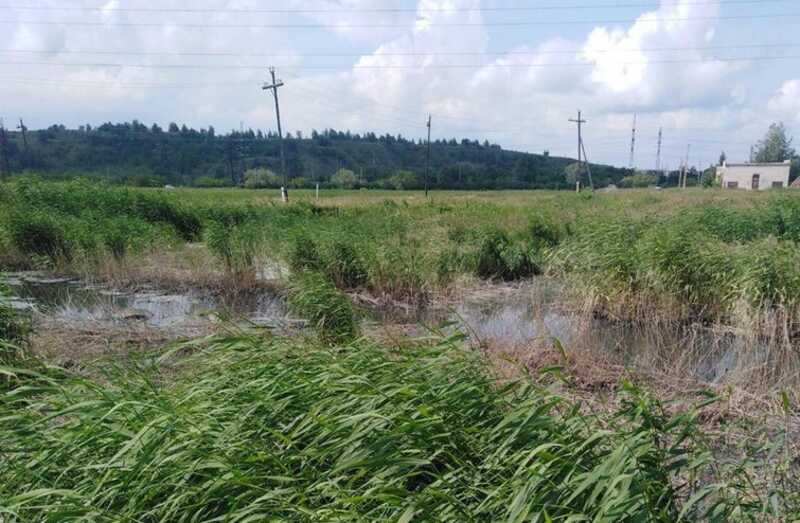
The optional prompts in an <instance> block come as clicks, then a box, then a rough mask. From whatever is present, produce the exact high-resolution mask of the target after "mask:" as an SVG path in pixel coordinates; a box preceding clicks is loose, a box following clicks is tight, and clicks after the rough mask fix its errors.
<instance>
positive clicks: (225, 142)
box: [4, 120, 631, 189]
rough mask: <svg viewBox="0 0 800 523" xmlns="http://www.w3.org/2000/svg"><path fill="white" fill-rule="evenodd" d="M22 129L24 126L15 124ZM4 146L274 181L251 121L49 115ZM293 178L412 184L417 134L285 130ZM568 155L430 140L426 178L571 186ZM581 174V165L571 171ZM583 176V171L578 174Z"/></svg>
mask: <svg viewBox="0 0 800 523" xmlns="http://www.w3.org/2000/svg"><path fill="white" fill-rule="evenodd" d="M23 131H24V132H23ZM6 134H7V142H6V147H5V149H4V151H5V152H4V154H5V156H6V158H7V159H8V166H9V170H10V171H11V172H12V173H15V174H16V175H19V174H21V173H37V174H39V175H40V176H42V177H44V178H52V179H67V178H72V177H77V176H83V177H91V178H98V179H105V180H108V181H111V182H116V183H125V184H131V185H144V186H161V185H165V184H170V185H182V186H203V187H215V186H244V185H247V186H252V187H262V186H263V187H272V186H276V184H280V183H281V181H282V177H281V176H277V173H280V165H281V164H280V149H279V147H280V145H279V142H280V141H279V140H278V136H277V135H276V134H274V133H272V132H266V133H264V132H262V131H260V130H255V131H254V130H252V129H247V130H241V131H231V132H228V133H224V134H222V133H217V132H216V130H215V129H214V128H213V127H208V128H205V129H193V128H190V127H187V126H186V125H181V126H179V125H178V124H175V123H171V124H170V125H169V126H168V127H167V128H166V129H164V128H162V127H160V126H159V125H157V124H153V125H150V126H147V125H144V124H142V123H140V122H138V121H136V120H134V121H132V122H124V123H105V124H103V125H100V126H96V127H93V126H91V125H83V126H80V127H79V128H77V129H68V128H66V127H65V126H63V125H53V126H50V127H48V128H47V129H41V130H33V131H31V130H28V129H24V130H16V131H10V132H7V133H6ZM284 147H285V153H286V162H287V176H288V179H289V185H290V186H292V187H313V186H315V185H316V184H320V186H322V187H333V186H336V187H352V188H358V187H368V188H386V189H420V188H422V187H423V185H424V180H425V173H426V144H425V143H424V142H423V141H422V140H414V139H409V138H405V137H403V136H401V135H392V134H383V135H378V134H376V133H372V132H368V133H364V134H358V133H351V132H350V131H339V130H335V129H326V130H323V131H312V132H311V134H310V135H308V136H304V135H303V133H301V132H297V133H289V134H287V135H286V136H285V137H284ZM574 163H575V161H574V160H571V159H569V158H560V157H554V156H551V155H550V154H549V153H548V152H547V151H544V152H543V153H542V154H531V153H524V152H518V151H511V150H506V149H503V148H501V147H500V146H499V145H496V144H491V143H489V142H488V141H484V142H479V141H477V140H469V139H461V140H456V139H455V138H453V139H449V140H442V139H439V140H436V141H433V142H432V143H431V169H430V175H429V185H430V187H431V188H434V189H436V188H438V189H568V188H574V184H575V173H574V172H571V171H575V168H574V166H573V168H572V169H571V170H570V169H568V167H570V165H572V164H574ZM591 170H592V176H593V179H594V183H595V185H596V186H599V187H602V186H606V185H610V184H618V183H620V181H621V180H622V179H623V178H624V177H626V176H629V175H630V174H631V171H630V170H629V169H622V168H617V167H612V166H606V165H592V166H591ZM579 176H580V173H579ZM583 183H584V184H585V183H586V181H584V182H583Z"/></svg>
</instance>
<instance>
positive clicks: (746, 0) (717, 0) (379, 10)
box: [0, 0, 791, 14]
mask: <svg viewBox="0 0 800 523" xmlns="http://www.w3.org/2000/svg"><path fill="white" fill-rule="evenodd" d="M790 1H791V0H726V1H722V0H714V1H710V2H709V1H685V2H683V3H682V5H696V6H713V5H718V6H722V5H752V4H755V5H762V4H766V3H786V2H790ZM636 7H645V8H658V7H659V4H658V3H657V2H629V3H625V2H622V3H620V2H615V3H606V4H565V5H537V6H495V7H489V6H486V7H424V8H419V7H373V8H370V7H358V8H347V7H341V8H337V9H309V8H299V9H288V8H224V9H223V8H191V7H177V8H169V7H84V6H20V5H0V9H10V10H16V11H61V12H70V11H72V12H101V13H112V12H120V13H222V14H259V13H263V14H320V13H323V14H325V13H327V14H340V13H358V14H364V13H376V14H391V13H470V12H490V13H496V12H521V11H564V10H567V11H569V10H574V9H629V8H636Z"/></svg>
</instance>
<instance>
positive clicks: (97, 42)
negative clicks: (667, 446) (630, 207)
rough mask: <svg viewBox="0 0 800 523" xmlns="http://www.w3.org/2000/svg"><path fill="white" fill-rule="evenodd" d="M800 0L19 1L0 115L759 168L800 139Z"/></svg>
mask: <svg viewBox="0 0 800 523" xmlns="http://www.w3.org/2000/svg"><path fill="white" fill-rule="evenodd" d="M798 27H800V2H799V1H798V0H716V1H715V0H661V1H660V2H659V1H657V0H649V1H648V0H416V1H414V0H269V1H266V0H261V1H258V0H231V1H222V0H197V1H191V2H190V1H189V0H159V1H158V2H156V1H154V0H111V1H107V2H103V1H102V0H83V1H81V0H14V1H12V2H10V3H8V4H5V5H0V31H2V33H3V34H4V38H3V39H2V40H3V43H2V44H0V116H2V117H4V118H5V121H6V125H7V126H8V127H11V123H10V122H14V123H16V122H18V120H19V118H20V117H22V118H24V121H25V124H26V125H27V126H28V127H29V128H31V129H36V128H44V127H48V126H50V125H52V124H56V123H58V124H64V125H66V126H68V127H77V126H79V125H85V124H91V125H93V126H95V125H98V124H100V123H103V122H107V121H111V122H121V121H130V120H133V119H137V120H139V121H140V122H143V123H145V124H151V123H154V122H155V123H158V124H160V125H162V126H166V125H167V124H169V123H170V122H177V123H178V124H184V123H185V124H186V125H188V126H191V127H196V128H199V127H208V126H214V127H215V129H216V130H217V131H227V130H231V129H239V127H240V126H241V125H244V126H245V128H253V129H262V130H265V131H266V130H274V129H275V128H276V124H275V111H274V102H273V100H272V98H271V94H270V93H269V92H267V91H263V90H262V89H261V86H262V85H263V83H264V82H266V81H267V80H268V79H269V73H268V70H267V68H268V67H269V66H274V67H275V68H276V70H277V75H278V77H279V78H280V79H281V80H283V82H284V84H285V85H284V86H283V87H281V88H280V90H279V95H280V102H281V116H282V123H283V129H284V132H287V131H291V132H295V131H302V132H303V133H305V134H308V133H310V132H311V130H312V129H317V130H322V129H325V128H335V129H337V130H346V129H349V130H351V131H352V132H365V131H373V132H376V133H378V134H383V133H387V132H388V133H391V134H402V135H403V136H405V137H409V138H415V139H416V138H421V137H424V136H425V133H426V126H425V124H426V121H427V118H428V115H431V119H432V136H433V138H434V139H437V138H448V139H449V138H453V137H455V138H457V139H459V140H460V139H461V138H470V139H478V140H481V141H484V140H489V141H490V142H492V143H497V144H499V145H501V146H503V147H504V148H508V149H515V150H521V151H529V152H535V153H541V152H543V151H545V150H548V151H550V153H551V154H553V155H559V156H570V157H575V156H576V155H577V129H576V126H575V124H574V123H570V122H569V119H570V118H573V119H574V118H576V116H577V111H578V110H581V111H582V115H583V118H584V119H585V120H587V123H586V124H585V125H584V141H585V147H586V152H587V155H588V157H589V160H590V161H593V162H600V163H609V164H613V165H619V166H627V165H628V164H629V162H630V145H631V131H632V127H633V119H634V114H635V115H636V121H637V124H636V127H637V129H636V147H635V154H634V165H635V166H636V167H639V168H655V167H656V162H657V144H658V133H659V129H663V144H662V155H661V164H662V167H672V168H677V167H678V166H679V164H680V163H681V162H682V161H683V159H684V158H685V157H686V155H687V149H688V148H689V147H691V148H690V150H688V154H689V163H690V164H692V165H697V166H707V165H709V164H711V163H713V162H716V160H717V158H718V157H719V154H720V152H721V151H723V150H724V151H725V152H726V154H727V157H728V158H729V160H731V161H744V160H746V159H747V157H748V156H749V151H750V146H751V145H752V144H753V143H754V142H755V141H757V140H758V139H759V138H761V137H762V136H763V134H764V133H765V131H766V130H767V128H768V127H769V125H770V124H771V123H773V122H778V121H782V122H784V124H785V125H786V127H787V128H788V130H789V131H790V134H792V135H798V136H800V67H798V66H800V35H797V34H795V33H797V32H798V31H797V28H798Z"/></svg>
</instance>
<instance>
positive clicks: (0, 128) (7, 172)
mask: <svg viewBox="0 0 800 523" xmlns="http://www.w3.org/2000/svg"><path fill="white" fill-rule="evenodd" d="M0 156H2V159H0V160H2V166H3V176H2V178H7V177H10V176H11V162H10V161H9V159H8V138H7V137H6V128H5V125H3V119H2V118H0Z"/></svg>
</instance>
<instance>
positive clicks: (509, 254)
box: [475, 230, 539, 280]
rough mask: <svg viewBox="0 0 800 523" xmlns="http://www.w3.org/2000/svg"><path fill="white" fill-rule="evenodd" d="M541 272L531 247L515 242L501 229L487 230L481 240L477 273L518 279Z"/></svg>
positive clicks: (476, 266) (481, 275) (482, 275)
mask: <svg viewBox="0 0 800 523" xmlns="http://www.w3.org/2000/svg"><path fill="white" fill-rule="evenodd" d="M538 272H539V267H538V265H537V264H536V263H535V262H534V260H533V253H532V250H531V248H528V247H525V246H523V245H518V244H514V243H512V242H511V240H510V239H509V238H508V236H507V235H506V234H505V233H504V232H502V231H499V230H490V231H487V232H486V233H485V234H484V235H483V237H482V238H481V240H480V244H479V246H478V253H477V256H476V263H475V273H476V274H477V275H478V276H480V277H481V278H502V279H504V280H517V279H520V278H527V277H529V276H533V275H534V274H537V273H538Z"/></svg>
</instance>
